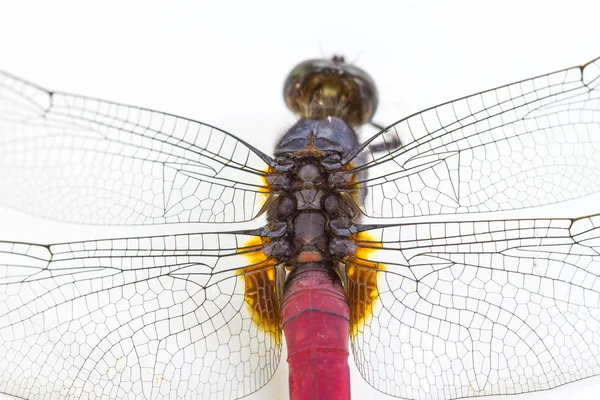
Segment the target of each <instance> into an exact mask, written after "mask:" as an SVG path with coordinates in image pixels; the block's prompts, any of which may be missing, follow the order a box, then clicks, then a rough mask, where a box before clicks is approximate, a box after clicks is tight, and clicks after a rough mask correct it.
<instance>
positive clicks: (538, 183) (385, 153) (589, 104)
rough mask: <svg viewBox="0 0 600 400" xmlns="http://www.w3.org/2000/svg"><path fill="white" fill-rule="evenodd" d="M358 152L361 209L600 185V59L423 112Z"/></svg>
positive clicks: (538, 196)
mask: <svg viewBox="0 0 600 400" xmlns="http://www.w3.org/2000/svg"><path fill="white" fill-rule="evenodd" d="M398 141H400V142H401V143H402V144H403V145H402V146H401V147H399V148H392V147H393V146H391V145H390V146H385V145H383V143H381V142H384V143H397V142H398ZM374 144H378V145H377V146H373V145H374ZM386 147H389V150H384V149H385V148H386ZM373 148H376V149H378V152H373V150H372V149H373ZM358 154H359V155H358V156H356V157H355V158H354V159H353V160H351V164H352V165H354V166H355V167H356V171H357V172H359V179H357V180H356V182H355V184H356V186H355V187H354V190H363V191H365V189H366V193H367V197H366V201H365V202H364V204H361V205H360V206H361V208H362V210H363V212H364V213H365V214H366V215H367V216H370V217H375V218H386V217H408V216H419V215H435V214H453V213H465V212H487V211H498V210H512V209H518V208H527V207H534V206H539V205H544V204H550V203H556V202H560V201H563V200H567V199H572V198H576V197H579V196H583V195H586V194H589V193H594V192H598V191H599V190H600V59H596V60H594V61H592V62H590V63H588V64H586V65H585V66H583V67H575V68H570V69H566V70H563V71H558V72H555V73H551V74H548V75H543V76H539V77H537V78H532V79H528V80H525V81H521V82H517V83H513V84H510V85H507V86H503V87H499V88H496V89H493V90H489V91H486V92H482V93H478V94H475V95H472V96H468V97H465V98H462V99H459V100H455V101H452V102H449V103H445V104H442V105H439V106H437V107H433V108H431V109H428V110H425V111H423V112H420V113H417V114H415V115H413V116H411V117H408V118H406V119H403V120H401V121H399V122H397V123H396V124H394V125H392V126H390V127H389V128H387V129H386V131H384V132H381V133H379V134H377V135H375V136H373V137H372V138H371V139H370V140H369V141H367V142H366V143H365V144H364V145H363V147H362V151H359V152H358Z"/></svg>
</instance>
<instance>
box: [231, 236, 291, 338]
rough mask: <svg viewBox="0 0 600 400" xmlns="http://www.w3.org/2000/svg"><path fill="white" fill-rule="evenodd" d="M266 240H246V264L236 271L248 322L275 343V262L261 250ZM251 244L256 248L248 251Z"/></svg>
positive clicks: (278, 321)
mask: <svg viewBox="0 0 600 400" xmlns="http://www.w3.org/2000/svg"><path fill="white" fill-rule="evenodd" d="M266 243H268V240H267V239H264V238H261V237H259V236H255V237H253V238H252V239H250V240H249V241H248V242H247V243H246V245H245V248H244V249H241V250H240V252H246V251H247V253H245V254H243V256H244V257H246V259H247V260H248V261H249V262H248V264H247V265H248V266H247V267H245V268H240V269H238V270H237V271H236V274H237V275H239V277H240V279H241V280H242V282H243V283H244V290H245V294H244V300H245V302H246V307H247V308H248V311H249V312H250V314H251V315H252V321H253V322H254V323H255V324H256V326H257V327H258V328H259V329H260V330H261V331H263V332H266V333H268V334H269V335H270V336H271V337H272V338H273V339H274V340H275V342H276V343H277V344H280V343H281V315H280V312H279V299H278V297H277V286H276V273H275V265H276V263H275V261H273V260H270V259H268V258H267V256H266V255H265V254H264V253H263V252H262V246H263V245H264V244H266ZM252 247H255V248H256V250H254V251H252Z"/></svg>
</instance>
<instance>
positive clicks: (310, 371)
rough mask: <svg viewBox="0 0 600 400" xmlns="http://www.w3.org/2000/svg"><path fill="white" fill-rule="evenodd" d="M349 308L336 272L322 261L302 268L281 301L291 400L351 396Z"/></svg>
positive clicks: (325, 399) (341, 398) (324, 399)
mask: <svg viewBox="0 0 600 400" xmlns="http://www.w3.org/2000/svg"><path fill="white" fill-rule="evenodd" d="M349 313H350V311H349V308H348V301H347V300H346V295H345V292H344V289H343V287H342V284H341V282H340V280H339V278H338V277H337V276H335V277H332V275H331V273H329V272H328V271H327V270H326V269H324V268H323V267H321V266H319V265H315V266H313V267H305V268H300V269H299V270H298V271H297V273H296V275H295V276H294V279H293V280H292V281H291V282H290V284H289V286H288V287H287V288H286V290H285V293H284V296H283V303H282V319H283V331H284V334H285V339H286V343H287V347H288V364H289V367H290V398H291V399H292V400H317V399H319V400H329V399H334V400H338V399H339V400H345V399H350V372H349V367H348V341H349V330H350V322H349V321H350V315H349Z"/></svg>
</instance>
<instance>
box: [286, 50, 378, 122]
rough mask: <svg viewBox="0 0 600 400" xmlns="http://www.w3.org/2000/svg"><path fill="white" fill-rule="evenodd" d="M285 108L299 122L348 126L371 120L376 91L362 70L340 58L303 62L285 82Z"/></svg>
mask: <svg viewBox="0 0 600 400" xmlns="http://www.w3.org/2000/svg"><path fill="white" fill-rule="evenodd" d="M283 96H284V99H285V102H286V104H287V106H288V108H289V109H290V110H291V111H292V112H293V113H295V114H296V115H298V116H300V117H302V118H310V119H317V120H321V119H325V118H327V117H337V118H341V119H343V120H344V121H346V122H347V123H348V124H350V125H351V126H359V125H362V124H365V123H367V122H369V121H370V120H371V118H372V117H373V114H375V110H376V109H377V99H378V97H377V89H376V88H375V83H374V82H373V80H372V79H371V77H370V76H369V75H368V74H367V73H366V72H365V71H363V70H362V69H360V68H358V67H356V66H354V65H351V64H347V63H346V62H345V61H344V58H343V57H340V56H334V57H333V58H332V59H316V60H308V61H304V62H302V63H300V64H298V65H296V67H294V69H293V70H292V72H290V74H289V75H288V77H287V79H286V80H285V84H284V87H283Z"/></svg>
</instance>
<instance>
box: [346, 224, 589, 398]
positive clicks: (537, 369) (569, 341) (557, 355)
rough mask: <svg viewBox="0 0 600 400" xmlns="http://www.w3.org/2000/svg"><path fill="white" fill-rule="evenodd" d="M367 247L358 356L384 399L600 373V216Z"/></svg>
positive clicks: (486, 391) (357, 284)
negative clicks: (374, 279) (373, 282)
mask: <svg viewBox="0 0 600 400" xmlns="http://www.w3.org/2000/svg"><path fill="white" fill-rule="evenodd" d="M358 244H359V249H358V250H357V252H356V256H355V257H353V258H350V259H348V260H347V265H348V271H350V273H349V274H348V288H349V289H348V290H349V293H350V296H349V301H350V308H351V319H352V332H353V334H352V348H353V352H354V356H355V359H356V363H357V366H358V368H359V370H360V372H361V374H362V375H363V377H364V378H365V379H366V380H367V381H368V382H369V383H370V384H371V385H372V386H373V387H375V388H376V389H378V390H380V391H382V392H385V393H388V394H390V395H392V396H397V397H401V398H406V399H454V398H462V397H471V396H483V395H491V394H513V393H522V392H530V391H537V390H544V389H549V388H552V387H555V386H558V385H562V384H564V383H568V382H572V381H575V380H579V379H583V378H586V377H590V376H593V375H598V374H600V215H594V216H591V217H584V218H579V219H576V220H569V219H554V220H552V219H546V220H541V219H540V220H507V221H484V222H457V223H437V224H436V223H422V224H406V225H397V226H390V227H386V228H380V229H373V230H369V231H367V232H363V233H361V234H360V235H359V238H358ZM366 260H370V261H366ZM358 271H360V273H359V272H358ZM370 276H376V286H375V287H373V285H372V284H370V279H369V277H370ZM357 277H360V279H357Z"/></svg>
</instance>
